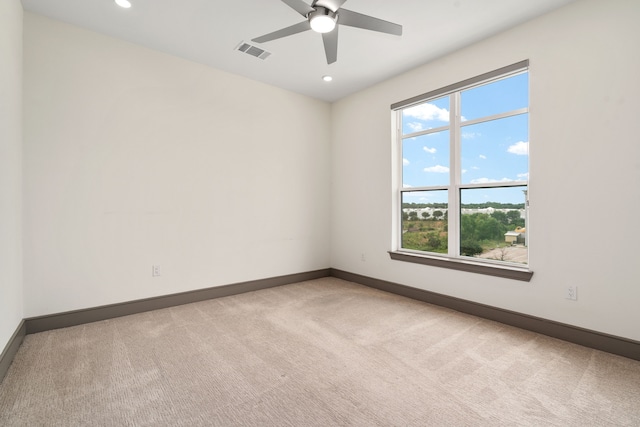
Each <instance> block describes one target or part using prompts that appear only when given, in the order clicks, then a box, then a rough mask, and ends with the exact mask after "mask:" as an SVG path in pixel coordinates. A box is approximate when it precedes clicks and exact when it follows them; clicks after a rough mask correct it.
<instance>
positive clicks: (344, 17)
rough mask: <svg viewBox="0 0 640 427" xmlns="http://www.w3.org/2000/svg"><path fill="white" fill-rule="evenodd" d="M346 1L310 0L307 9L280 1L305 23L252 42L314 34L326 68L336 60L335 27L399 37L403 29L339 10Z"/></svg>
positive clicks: (299, 2)
mask: <svg viewBox="0 0 640 427" xmlns="http://www.w3.org/2000/svg"><path fill="white" fill-rule="evenodd" d="M346 1H347V0H313V2H312V3H311V5H308V4H307V3H305V2H303V1H302V0H282V2H283V3H285V4H286V5H287V6H289V7H290V8H292V9H294V10H295V11H296V12H298V13H299V14H300V15H302V16H304V17H305V18H306V21H303V22H300V23H298V24H294V25H292V26H290V27H286V28H283V29H281V30H278V31H274V32H272V33H269V34H265V35H263V36H260V37H256V38H255V39H253V41H254V42H256V43H265V42H268V41H271V40H276V39H279V38H282V37H287V36H291V35H293V34H298V33H301V32H303V31H307V30H313V31H316V32H318V33H321V34H322V42H323V43H324V52H325V55H326V57H327V64H333V63H334V62H336V60H337V59H338V25H347V26H349V27H357V28H363V29H365V30H371V31H378V32H381V33H387V34H393V35H396V36H400V35H402V25H398V24H394V23H392V22H387V21H383V20H382V19H378V18H374V17H373V16H369V15H363V14H361V13H358V12H353V11H351V10H347V9H343V8H342V7H341V6H342V5H343V4H344V2H346Z"/></svg>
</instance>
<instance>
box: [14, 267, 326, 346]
mask: <svg viewBox="0 0 640 427" xmlns="http://www.w3.org/2000/svg"><path fill="white" fill-rule="evenodd" d="M329 275H330V269H328V268H327V269H323V270H316V271H310V272H305V273H297V274H289V275H286V276H278V277H272V278H268V279H260V280H252V281H248V282H241V283H234V284H230V285H224V286H216V287H212V288H206V289H199V290H195V291H189V292H182V293H178V294H171V295H165V296H160V297H154V298H146V299H141V300H135V301H128V302H123V303H118V304H110V305H104V306H101V307H93V308H87V309H82V310H75V311H68V312H65V313H56V314H49V315H45V316H38V317H31V318H28V319H25V324H26V332H27V334H34V333H37V332H44V331H50V330H53V329H59V328H66V327H69V326H76V325H82V324H85V323H91V322H97V321H100V320H106V319H113V318H115V317H121V316H128V315H130V314H136V313H143V312H145V311H151V310H158V309H161V308H168V307H174V306H177V305H182V304H189V303H192V302H198V301H204V300H208V299H212V298H220V297H226V296H230V295H236V294H241V293H245V292H251V291H258V290H261V289H267V288H273V287H275V286H281V285H288V284H290V283H297V282H304V281H305V280H313V279H319V278H321V277H327V276H329Z"/></svg>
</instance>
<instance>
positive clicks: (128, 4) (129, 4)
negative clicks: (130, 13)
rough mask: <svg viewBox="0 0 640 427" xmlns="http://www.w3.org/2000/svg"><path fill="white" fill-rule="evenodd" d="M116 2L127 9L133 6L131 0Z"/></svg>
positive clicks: (117, 0)
mask: <svg viewBox="0 0 640 427" xmlns="http://www.w3.org/2000/svg"><path fill="white" fill-rule="evenodd" d="M116 4H117V5H118V6H120V7H124V8H125V9H129V8H130V7H131V2H130V1H129V0H116Z"/></svg>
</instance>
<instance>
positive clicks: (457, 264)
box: [390, 60, 533, 281]
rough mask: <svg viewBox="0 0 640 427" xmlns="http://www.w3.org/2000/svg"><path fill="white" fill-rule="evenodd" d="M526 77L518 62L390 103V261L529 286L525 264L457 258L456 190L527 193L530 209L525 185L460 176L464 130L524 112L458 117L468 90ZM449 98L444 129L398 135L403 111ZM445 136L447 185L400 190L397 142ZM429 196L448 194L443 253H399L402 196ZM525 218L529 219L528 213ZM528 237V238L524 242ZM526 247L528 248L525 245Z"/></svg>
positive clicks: (526, 63)
mask: <svg viewBox="0 0 640 427" xmlns="http://www.w3.org/2000/svg"><path fill="white" fill-rule="evenodd" d="M528 71H529V61H528V60H526V61H521V62H518V63H516V64H512V65H509V66H507V67H502V68H500V69H498V70H494V71H491V72H489V73H485V74H482V75H480V76H476V77H473V78H470V79H467V80H465V81H463V82H460V83H456V84H453V85H450V86H447V87H445V88H442V89H438V90H435V91H431V92H428V93H425V94H422V95H418V96H416V97H412V98H410V99H407V100H405V101H401V102H398V103H395V104H393V105H392V106H391V109H392V111H393V121H394V123H395V132H394V134H395V136H394V147H395V149H396V150H397V151H396V153H395V163H396V165H395V167H394V169H395V170H396V172H397V174H398V175H397V176H396V180H395V182H396V183H397V185H396V188H395V190H394V193H395V198H396V200H395V203H394V214H393V215H392V217H393V218H394V227H395V232H394V233H393V234H394V236H395V242H393V247H394V250H392V251H390V255H391V258H392V259H395V260H399V261H408V262H414V263H420V264H426V265H433V266H438V267H446V268H453V269H456V270H463V271H470V272H476V273H481V274H489V275H492V276H499V277H506V278H511V279H516V280H524V281H529V280H531V276H532V275H533V272H532V271H531V269H530V264H529V263H528V264H526V265H523V264H515V263H508V262H504V261H494V260H487V259H478V258H472V257H466V256H462V255H460V219H461V215H462V214H461V213H460V212H461V211H460V197H461V196H460V194H461V190H465V189H473V188H506V187H520V186H526V187H527V198H526V200H525V210H526V211H527V212H528V209H529V198H528V193H529V192H528V189H529V180H528V179H527V180H522V181H509V182H496V183H482V184H463V183H462V174H461V173H460V170H461V155H460V153H461V131H462V129H463V128H464V127H466V126H471V125H475V124H478V123H485V122H489V121H493V120H498V119H504V118H508V117H515V116H519V115H522V114H528V113H529V106H527V107H525V108H520V109H516V110H512V111H507V112H502V113H498V114H493V115H490V116H485V117H480V118H475V119H473V120H468V121H464V122H463V121H462V120H461V112H460V98H461V92H462V91H464V90H467V89H471V88H474V87H477V86H481V85H484V84H488V83H492V82H495V81H498V80H502V79H505V78H508V77H512V76H515V75H518V74H522V73H525V72H528ZM445 96H449V105H450V109H449V110H450V111H449V114H450V120H449V124H448V125H445V126H440V127H437V128H432V129H427V130H421V131H418V132H413V133H411V134H406V135H403V134H402V112H403V110H404V109H406V108H409V107H412V106H415V105H418V104H422V103H425V102H428V101H430V100H434V99H437V98H443V97H445ZM446 130H448V131H449V138H450V141H449V147H450V153H449V156H450V165H449V167H450V175H449V184H448V185H437V186H424V187H412V188H410V189H409V188H404V187H403V177H402V158H403V155H402V142H403V140H406V139H409V138H414V137H417V136H422V135H428V134H431V133H436V132H441V131H446ZM434 190H447V191H448V212H449V215H448V230H447V231H448V253H447V254H440V253H435V252H424V251H418V250H412V249H405V248H402V199H403V197H402V196H403V193H409V192H416V191H434ZM527 217H528V213H527ZM525 227H527V234H528V233H529V224H528V223H526V224H525ZM527 237H528V236H527ZM527 244H529V242H527Z"/></svg>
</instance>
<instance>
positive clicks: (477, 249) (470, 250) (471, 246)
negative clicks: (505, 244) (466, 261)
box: [460, 240, 482, 256]
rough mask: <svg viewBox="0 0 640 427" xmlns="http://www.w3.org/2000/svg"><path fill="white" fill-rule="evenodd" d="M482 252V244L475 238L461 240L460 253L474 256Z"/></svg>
mask: <svg viewBox="0 0 640 427" xmlns="http://www.w3.org/2000/svg"><path fill="white" fill-rule="evenodd" d="M481 253H482V246H480V244H479V243H478V242H476V241H474V240H464V241H462V242H460V254H461V255H464V256H474V255H478V254H481Z"/></svg>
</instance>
